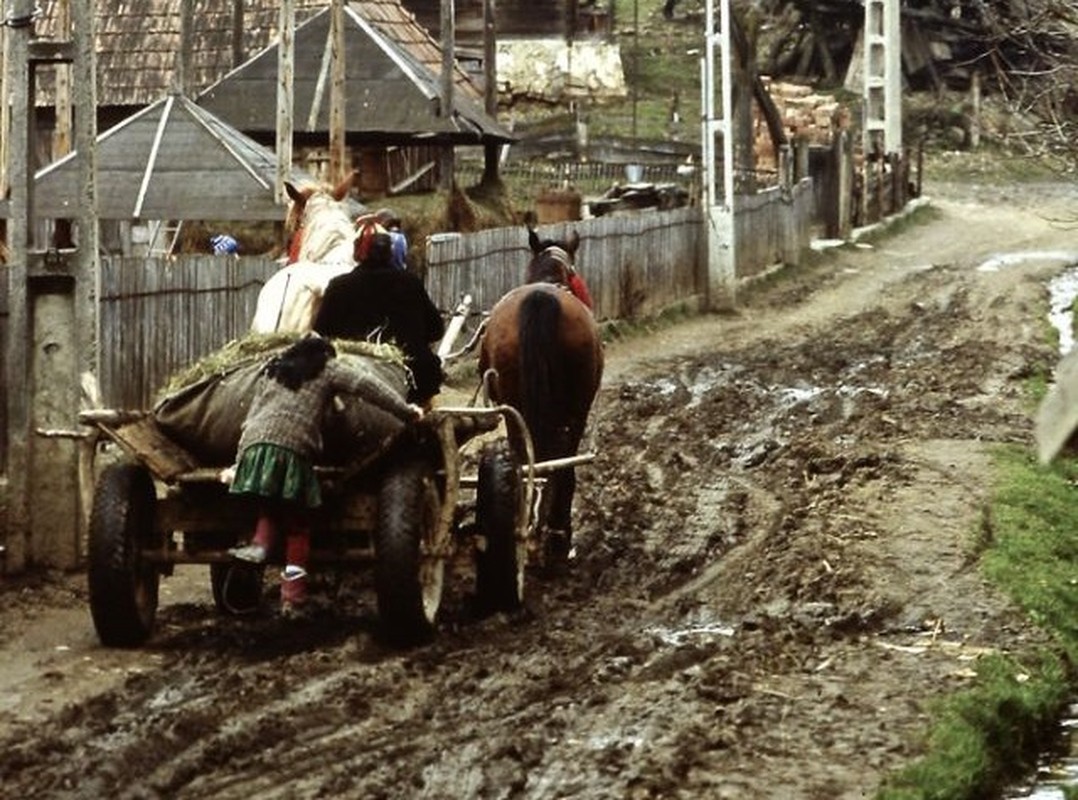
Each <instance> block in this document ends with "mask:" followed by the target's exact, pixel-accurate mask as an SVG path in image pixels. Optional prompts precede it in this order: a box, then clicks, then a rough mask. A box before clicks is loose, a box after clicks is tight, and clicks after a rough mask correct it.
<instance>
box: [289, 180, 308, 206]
mask: <svg viewBox="0 0 1078 800" xmlns="http://www.w3.org/2000/svg"><path fill="white" fill-rule="evenodd" d="M284 190H285V191H286V192H288V196H289V197H291V198H292V202H293V203H301V202H303V200H304V199H305V198H304V196H303V192H301V191H300V190H299V189H298V188H296V184H294V183H292V181H285V182H284Z"/></svg>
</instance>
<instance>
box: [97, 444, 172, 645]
mask: <svg viewBox="0 0 1078 800" xmlns="http://www.w3.org/2000/svg"><path fill="white" fill-rule="evenodd" d="M156 499H157V498H156V494H155V492H154V486H153V480H152V479H151V478H150V473H149V472H148V471H147V470H146V468H145V467H143V466H141V465H139V464H132V463H120V464H110V465H109V466H107V467H106V468H105V469H104V471H103V472H102V473H101V477H100V479H99V480H98V483H97V489H96V490H95V492H94V504H93V509H92V511H91V514H90V541H89V548H88V551H89V563H88V566H87V575H86V577H87V583H88V585H89V589H90V614H91V616H92V617H93V620H94V627H95V628H96V629H97V635H98V638H99V639H100V640H101V643H102V644H104V645H107V646H109V647H131V646H134V645H138V644H142V643H143V642H145V641H146V640H147V639H148V638H150V633H151V632H152V631H153V625H154V617H155V616H156V615H157V590H158V587H159V585H160V582H161V575H160V573H159V572H158V570H157V568H156V567H155V566H154V565H153V564H151V563H149V562H148V561H146V560H145V559H144V558H143V556H142V550H143V548H147V547H155V546H160V539H159V536H158V534H157V533H156V532H155V531H154V503H155V502H156Z"/></svg>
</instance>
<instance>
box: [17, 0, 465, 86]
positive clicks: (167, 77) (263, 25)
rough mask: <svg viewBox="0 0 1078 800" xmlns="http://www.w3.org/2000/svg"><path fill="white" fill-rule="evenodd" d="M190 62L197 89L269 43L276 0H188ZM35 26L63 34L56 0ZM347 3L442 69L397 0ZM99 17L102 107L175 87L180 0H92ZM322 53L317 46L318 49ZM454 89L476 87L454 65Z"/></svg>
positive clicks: (318, 8) (320, 6)
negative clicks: (190, 4) (239, 12)
mask: <svg viewBox="0 0 1078 800" xmlns="http://www.w3.org/2000/svg"><path fill="white" fill-rule="evenodd" d="M192 2H193V3H194V13H193V15H192V30H191V32H190V36H191V63H190V64H189V65H188V75H187V83H188V91H189V93H190V94H191V95H195V94H198V93H199V92H201V91H203V90H205V89H206V88H207V87H209V86H211V85H213V84H215V83H217V82H218V81H219V80H221V78H222V77H224V76H225V75H226V74H228V73H229V72H230V71H231V70H233V69H235V68H236V67H238V66H240V65H241V64H243V63H244V62H245V61H247V60H248V59H249V58H251V57H252V56H254V55H255V54H257V53H260V52H261V51H262V50H264V49H265V48H266V47H268V46H270V45H272V44H274V43H275V42H276V41H277V39H278V36H279V33H280V32H279V22H280V3H278V2H274V1H273V0H244V2H242V3H240V4H239V5H240V7H241V9H242V17H241V18H239V19H237V18H235V17H234V9H235V7H236V5H237V4H236V3H235V2H234V0H192ZM294 3H295V8H296V25H297V26H300V25H302V24H303V23H305V22H307V21H308V20H310V19H311V18H312V17H313V16H315V15H316V14H318V13H319V12H324V11H326V10H327V9H328V7H329V3H328V0H294ZM40 5H41V8H42V15H41V17H40V18H39V19H38V21H37V25H36V33H37V35H38V36H39V37H41V38H44V39H59V38H61V37H60V36H59V34H58V31H57V14H58V8H57V7H58V5H59V2H58V0H42V2H41V3H40ZM349 5H350V6H351V9H352V10H353V11H354V12H355V13H358V14H359V15H361V16H362V17H363V18H364V19H366V20H368V21H369V22H370V24H372V25H373V26H375V27H376V28H377V29H379V30H380V31H381V32H382V33H383V34H384V35H385V36H386V37H387V38H388V39H390V40H392V41H395V42H396V43H397V44H398V45H400V46H401V47H403V48H404V49H405V50H408V51H410V52H411V53H412V55H413V57H414V58H415V59H416V60H417V61H419V62H420V63H423V64H425V65H427V67H428V68H430V69H433V70H434V72H435V74H437V73H438V72H439V71H440V70H441V58H442V55H441V48H440V47H439V45H438V43H437V42H435V40H434V39H432V38H431V37H430V34H429V33H427V31H426V29H425V28H423V27H422V26H421V25H419V23H417V22H416V21H415V16H414V15H413V14H412V13H411V12H409V11H408V10H407V9H405V8H404V6H402V5H401V3H400V0H358V1H357V2H352V3H350V4H349ZM94 7H95V10H96V15H97V16H96V22H97V48H96V51H97V66H98V70H97V72H98V86H97V96H98V103H99V104H100V105H102V106H135V107H137V106H144V105H147V104H149V103H153V102H155V101H156V100H157V99H158V98H160V97H161V96H162V95H164V94H166V93H167V92H170V91H172V90H174V89H177V88H178V87H177V86H176V85H175V76H176V69H177V66H178V62H179V58H180V22H181V20H180V0H137V2H135V0H95V3H94ZM319 52H321V49H320V50H319ZM455 84H456V86H457V89H458V92H459V94H461V95H462V96H469V97H472V98H473V99H478V98H479V97H480V93H479V92H478V90H477V89H476V87H475V85H474V84H473V83H472V81H471V79H470V78H469V77H468V75H467V74H466V73H465V72H464V71H463V70H460V69H459V68H458V70H457V74H456V79H455ZM51 91H52V81H50V80H48V79H47V78H43V79H42V80H41V81H40V86H39V93H38V96H39V99H40V100H41V102H43V103H51V102H52V99H51Z"/></svg>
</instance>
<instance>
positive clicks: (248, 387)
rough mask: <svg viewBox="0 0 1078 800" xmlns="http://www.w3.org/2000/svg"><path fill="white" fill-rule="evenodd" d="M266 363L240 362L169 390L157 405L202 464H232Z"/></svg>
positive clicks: (165, 425) (157, 415)
mask: <svg viewBox="0 0 1078 800" xmlns="http://www.w3.org/2000/svg"><path fill="white" fill-rule="evenodd" d="M265 363H266V359H265V358H259V359H256V360H253V361H248V362H246V363H243V364H237V365H234V366H232V367H228V368H227V369H224V370H221V371H220V372H217V373H214V374H213V375H209V376H207V377H205V378H203V379H201V380H199V381H197V382H195V383H192V384H190V385H188V386H185V387H183V388H182V389H178V390H176V391H174V392H172V393H170V394H167V395H165V396H164V397H163V398H162V399H161V400H159V401H158V402H157V405H155V406H154V408H153V415H154V419H156V421H157V424H158V426H159V427H160V428H161V430H162V431H164V433H165V435H167V436H168V437H169V438H170V439H172V440H173V441H174V442H176V444H178V445H180V446H181V447H183V448H184V449H185V450H187V451H188V452H189V453H191V455H193V456H194V457H195V458H196V459H198V460H199V462H200V463H201V464H202V466H206V467H218V466H221V467H223V466H228V465H229V464H232V463H233V462H234V461H235V460H236V446H237V445H238V444H239V441H240V428H241V426H242V425H243V420H244V418H246V416H247V411H248V409H250V407H251V398H252V397H254V393H255V385H256V384H257V382H258V374H259V372H261V370H262V367H263V366H264V365H265Z"/></svg>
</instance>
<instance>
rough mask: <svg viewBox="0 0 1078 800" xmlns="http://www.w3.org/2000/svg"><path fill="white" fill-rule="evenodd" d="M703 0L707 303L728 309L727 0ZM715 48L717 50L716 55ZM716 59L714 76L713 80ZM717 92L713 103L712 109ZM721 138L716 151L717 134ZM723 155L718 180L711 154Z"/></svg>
mask: <svg viewBox="0 0 1078 800" xmlns="http://www.w3.org/2000/svg"><path fill="white" fill-rule="evenodd" d="M715 2H716V0H707V10H706V14H705V23H704V24H705V31H704V58H703V61H702V63H701V72H702V75H701V81H700V84H701V89H702V92H703V97H702V98H701V99H702V102H701V106H702V108H703V131H702V137H701V140H702V145H703V146H702V153H701V155H702V157H703V161H704V219H705V226H706V236H705V239H706V241H707V305H708V307H709V308H710V309H713V310H728V309H731V308H733V307H734V305H735V302H736V286H737V272H736V266H737V249H736V246H735V245H736V237H735V230H734V142H733V125H732V124H731V121H732V118H733V102H732V96H731V59H732V56H733V53H732V52H731V36H730V33H731V22H730V0H718V3H719V19H718V25H717V26H716V20H715ZM716 50H717V51H718V55H717V56H716ZM716 61H717V62H718V64H717V66H718V69H719V81H718V83H716V81H715V69H716ZM716 93H717V94H718V95H719V97H718V107H717V108H716V97H715V95H716ZM720 136H721V137H722V143H721V148H722V149H721V151H720V150H719V149H718V146H717V145H716V142H715V139H716V137H720ZM720 153H721V158H722V164H721V166H722V175H721V180H720V176H719V175H718V167H717V165H716V158H718V157H719V156H720Z"/></svg>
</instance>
